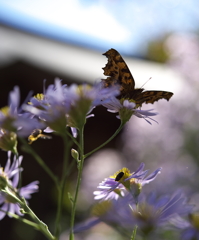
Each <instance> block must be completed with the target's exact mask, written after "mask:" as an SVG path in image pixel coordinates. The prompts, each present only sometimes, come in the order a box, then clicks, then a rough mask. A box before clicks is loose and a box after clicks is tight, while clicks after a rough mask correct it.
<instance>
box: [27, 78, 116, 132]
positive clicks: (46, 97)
mask: <svg viewBox="0 0 199 240" xmlns="http://www.w3.org/2000/svg"><path fill="white" fill-rule="evenodd" d="M118 93H119V91H118V88H116V87H113V88H110V89H104V88H102V83H99V84H96V85H94V86H89V85H86V84H84V85H79V86H78V85H76V84H72V85H71V86H69V87H68V86H66V85H62V84H61V80H59V79H56V80H55V84H54V85H50V86H49V87H48V88H47V90H46V91H45V92H44V94H43V95H42V94H39V95H37V96H36V97H33V98H32V99H31V100H30V104H29V105H25V106H24V109H25V110H26V111H29V112H31V113H32V114H34V115H36V116H38V117H39V118H40V119H42V120H44V122H45V123H46V126H47V127H49V128H50V129H49V128H48V129H47V130H46V131H48V132H50V131H57V132H60V133H63V131H64V130H65V127H66V126H69V127H71V128H72V133H74V135H77V132H76V131H75V129H80V128H81V127H82V126H83V125H84V124H85V122H86V118H88V117H91V116H93V115H92V114H90V112H91V111H92V110H93V108H94V107H95V106H97V105H99V104H101V100H102V99H103V101H104V102H107V100H108V99H109V98H110V97H112V96H115V95H116V94H118Z"/></svg>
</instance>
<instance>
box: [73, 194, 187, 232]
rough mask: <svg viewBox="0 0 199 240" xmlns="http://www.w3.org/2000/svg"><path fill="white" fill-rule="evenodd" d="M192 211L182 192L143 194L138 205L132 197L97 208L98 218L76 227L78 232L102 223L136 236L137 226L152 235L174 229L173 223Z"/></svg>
mask: <svg viewBox="0 0 199 240" xmlns="http://www.w3.org/2000/svg"><path fill="white" fill-rule="evenodd" d="M191 211H192V206H190V205H189V204H187V202H186V198H185V197H184V196H183V194H181V193H176V194H174V195H173V196H162V197H160V198H157V196H156V194H155V193H150V194H148V195H144V194H140V196H139V199H138V202H135V201H134V198H133V197H132V195H131V194H128V195H126V196H125V197H120V198H118V199H117V200H116V199H112V200H109V201H103V202H100V203H98V204H97V205H96V206H94V209H93V215H94V216H95V217H93V218H91V219H89V220H87V221H86V222H85V223H82V224H79V225H77V226H76V232H81V231H84V230H87V229H89V228H91V227H92V226H94V225H95V224H97V223H99V222H105V223H107V224H108V225H112V226H114V228H117V227H119V228H120V229H123V230H124V231H125V232H126V233H128V234H132V232H133V230H134V227H135V226H138V231H141V232H142V233H143V234H145V235H148V234H150V233H151V232H153V231H156V230H158V231H159V230H160V229H161V227H164V228H162V230H163V229H165V227H166V226H171V225H170V222H172V220H173V219H175V218H176V217H178V216H186V215H188V214H189V213H190V212H191Z"/></svg>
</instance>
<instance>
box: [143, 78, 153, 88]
mask: <svg viewBox="0 0 199 240" xmlns="http://www.w3.org/2000/svg"><path fill="white" fill-rule="evenodd" d="M151 78H152V77H150V78H149V79H148V80H147V81H146V82H145V83H144V84H143V85H142V86H141V88H143V87H144V85H145V84H147V83H148V81H149V80H151Z"/></svg>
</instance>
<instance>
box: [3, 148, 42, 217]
mask: <svg viewBox="0 0 199 240" xmlns="http://www.w3.org/2000/svg"><path fill="white" fill-rule="evenodd" d="M21 162H22V156H20V157H19V158H16V156H15V157H14V158H13V161H12V163H11V152H8V160H7V163H6V165H5V168H4V170H3V168H2V167H0V179H1V181H0V182H1V184H0V186H1V189H0V190H1V191H0V220H1V219H3V218H4V217H5V215H6V213H7V212H8V213H11V214H17V215H22V213H21V211H20V207H19V204H18V203H17V201H16V199H15V198H13V197H12V196H11V195H9V193H8V192H9V191H11V192H12V194H14V195H16V196H20V197H24V198H25V199H30V198H31V194H32V193H35V192H37V191H38V181H34V182H32V183H30V184H28V185H27V186H24V187H21V188H20V189H17V186H18V183H19V173H20V172H21V171H22V168H21V167H20V165H21ZM2 183H4V186H3V185H2ZM6 189H9V191H7V190H6ZM8 216H10V217H11V215H8Z"/></svg>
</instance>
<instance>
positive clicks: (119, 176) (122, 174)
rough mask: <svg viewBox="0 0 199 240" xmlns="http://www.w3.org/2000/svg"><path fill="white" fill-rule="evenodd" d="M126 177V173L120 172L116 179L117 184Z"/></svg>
mask: <svg viewBox="0 0 199 240" xmlns="http://www.w3.org/2000/svg"><path fill="white" fill-rule="evenodd" d="M123 176H124V172H119V173H118V175H117V176H116V178H115V181H116V182H119V180H120V179H121V178H122V177H123Z"/></svg>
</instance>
